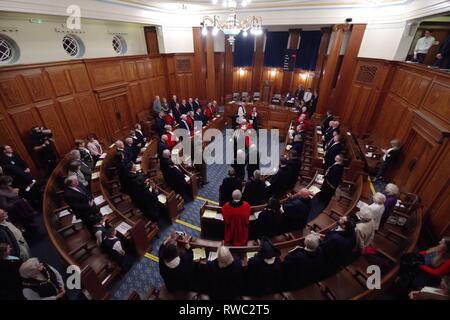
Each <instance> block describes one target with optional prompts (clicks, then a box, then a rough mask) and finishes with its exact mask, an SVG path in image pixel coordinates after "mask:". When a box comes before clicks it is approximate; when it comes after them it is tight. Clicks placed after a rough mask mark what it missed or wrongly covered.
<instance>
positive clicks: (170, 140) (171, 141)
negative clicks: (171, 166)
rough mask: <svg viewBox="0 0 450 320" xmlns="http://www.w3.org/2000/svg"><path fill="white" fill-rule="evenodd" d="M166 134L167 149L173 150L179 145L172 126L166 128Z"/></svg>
mask: <svg viewBox="0 0 450 320" xmlns="http://www.w3.org/2000/svg"><path fill="white" fill-rule="evenodd" d="M164 134H165V135H166V136H167V142H166V143H167V147H168V148H169V150H172V148H173V147H174V146H175V145H176V144H177V142H178V137H176V136H175V134H174V133H173V132H172V126H170V125H166V126H165V127H164Z"/></svg>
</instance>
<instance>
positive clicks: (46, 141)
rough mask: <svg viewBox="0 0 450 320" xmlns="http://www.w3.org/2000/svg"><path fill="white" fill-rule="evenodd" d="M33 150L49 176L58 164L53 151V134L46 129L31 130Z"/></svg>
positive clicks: (35, 128)
mask: <svg viewBox="0 0 450 320" xmlns="http://www.w3.org/2000/svg"><path fill="white" fill-rule="evenodd" d="M31 141H32V144H33V150H34V151H35V152H36V153H37V154H38V157H39V158H40V161H41V162H42V165H43V169H44V171H45V175H46V176H49V175H50V174H51V173H52V171H53V169H55V167H56V164H57V156H56V154H55V151H54V149H53V132H52V130H50V129H47V128H45V127H34V128H33V129H31Z"/></svg>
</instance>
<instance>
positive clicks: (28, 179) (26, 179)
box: [0, 154, 33, 191]
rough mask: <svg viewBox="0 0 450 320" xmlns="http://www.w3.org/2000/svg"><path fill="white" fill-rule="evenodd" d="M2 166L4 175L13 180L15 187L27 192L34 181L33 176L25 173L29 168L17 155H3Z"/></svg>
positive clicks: (0, 162) (1, 158)
mask: <svg viewBox="0 0 450 320" xmlns="http://www.w3.org/2000/svg"><path fill="white" fill-rule="evenodd" d="M0 166H1V167H2V169H3V174H5V175H8V176H10V177H11V178H13V183H12V185H13V187H15V188H19V189H20V190H21V191H23V190H25V189H26V188H27V187H28V186H29V185H30V184H31V183H32V181H33V176H32V175H31V174H30V173H26V172H25V171H24V170H25V169H27V167H28V166H27V165H26V163H25V162H24V161H23V160H22V158H20V157H19V156H18V155H16V154H14V155H13V156H12V157H8V156H6V155H1V156H0Z"/></svg>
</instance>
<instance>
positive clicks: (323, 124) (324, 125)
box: [322, 115, 333, 133]
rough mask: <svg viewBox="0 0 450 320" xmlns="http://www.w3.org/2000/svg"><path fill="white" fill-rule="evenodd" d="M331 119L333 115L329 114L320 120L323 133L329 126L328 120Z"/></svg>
mask: <svg viewBox="0 0 450 320" xmlns="http://www.w3.org/2000/svg"><path fill="white" fill-rule="evenodd" d="M331 120H333V115H329V116H327V117H326V118H325V120H323V122H322V133H325V131H327V130H328V128H329V127H330V121H331Z"/></svg>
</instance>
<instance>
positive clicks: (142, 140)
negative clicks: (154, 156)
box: [134, 123, 147, 148]
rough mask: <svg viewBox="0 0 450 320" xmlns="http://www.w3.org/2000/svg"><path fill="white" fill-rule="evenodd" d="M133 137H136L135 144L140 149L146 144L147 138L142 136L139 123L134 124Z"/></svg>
mask: <svg viewBox="0 0 450 320" xmlns="http://www.w3.org/2000/svg"><path fill="white" fill-rule="evenodd" d="M134 135H135V137H136V142H137V143H136V144H137V145H138V146H139V145H140V147H141V148H144V147H145V143H146V142H147V138H146V137H145V136H144V133H143V132H142V126H141V124H139V123H136V124H135V125H134Z"/></svg>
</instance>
